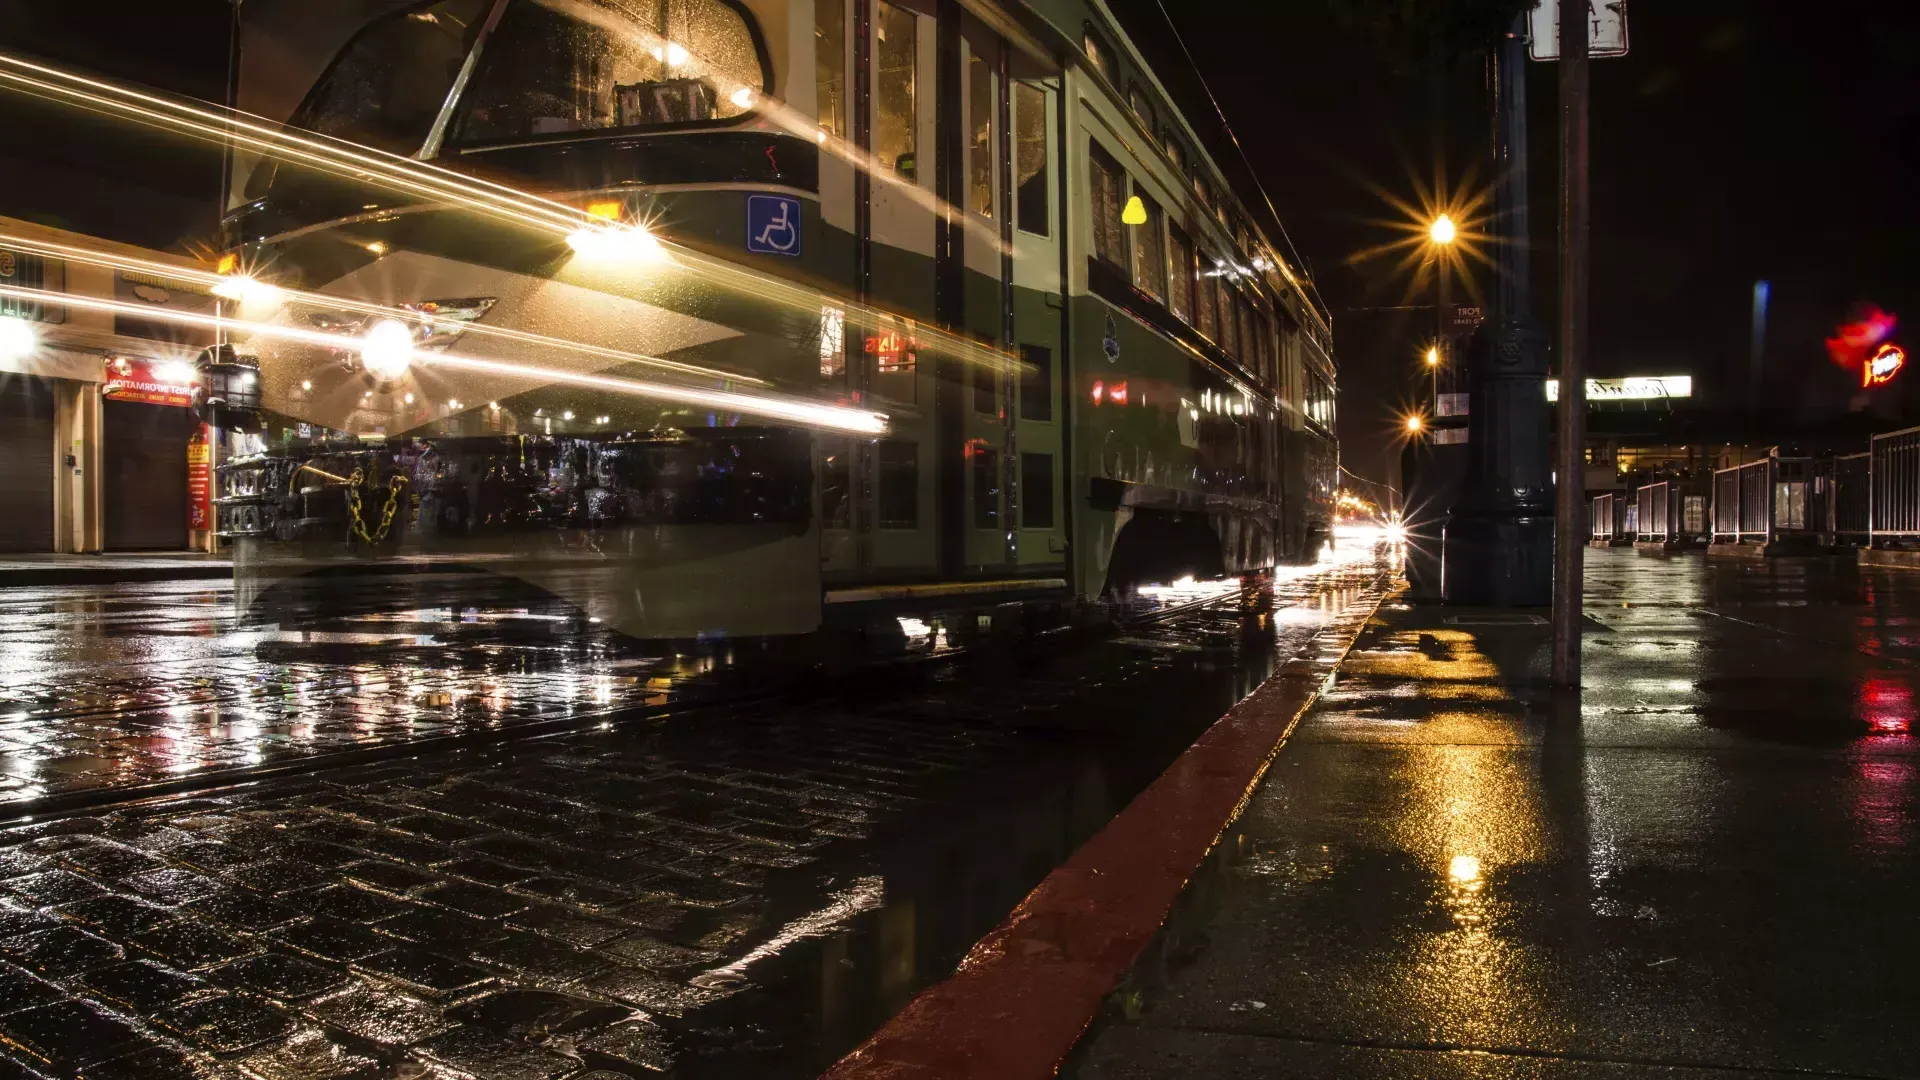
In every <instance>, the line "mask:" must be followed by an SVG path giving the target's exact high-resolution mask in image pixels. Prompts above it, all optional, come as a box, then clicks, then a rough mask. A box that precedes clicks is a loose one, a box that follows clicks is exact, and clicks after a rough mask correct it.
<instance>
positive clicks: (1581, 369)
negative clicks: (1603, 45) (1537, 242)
mask: <svg viewBox="0 0 1920 1080" xmlns="http://www.w3.org/2000/svg"><path fill="white" fill-rule="evenodd" d="M1587 21H1588V14H1587V0H1562V2H1561V8H1560V342H1559V346H1560V347H1559V350H1558V351H1559V353H1560V402H1559V405H1560V417H1559V419H1560V454H1559V476H1558V478H1557V479H1558V484H1557V485H1556V488H1557V490H1556V492H1555V498H1554V548H1555V550H1554V555H1555V556H1556V557H1555V559H1554V560H1553V577H1554V581H1553V684H1554V685H1555V686H1557V687H1578V686H1579V685H1580V623H1581V613H1580V599H1581V591H1582V588H1583V586H1584V582H1583V580H1582V579H1583V572H1584V570H1585V566H1584V561H1585V560H1584V557H1585V555H1586V547H1585V544H1584V542H1583V539H1582V537H1581V535H1580V534H1581V529H1580V519H1581V510H1582V509H1583V507H1582V504H1583V503H1584V502H1585V501H1586V466H1585V463H1584V462H1583V461H1582V460H1581V453H1580V451H1581V445H1582V443H1584V442H1585V441H1586V439H1585V434H1586V430H1585V429H1586V418H1587V400H1586V399H1587V393H1586V390H1587V373H1586V359H1587V358H1586V351H1587V240H1588V235H1587V230H1588V205H1587Z"/></svg>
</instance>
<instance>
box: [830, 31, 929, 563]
mask: <svg viewBox="0 0 1920 1080" xmlns="http://www.w3.org/2000/svg"><path fill="white" fill-rule="evenodd" d="M854 3H855V4H856V5H857V11H858V14H859V19H858V20H857V22H858V23H859V25H857V26H856V30H855V33H856V39H855V42H856V45H857V46H859V48H860V53H861V55H860V59H859V64H858V66H859V70H860V72H861V74H862V77H863V79H864V80H865V90H866V92H865V93H857V94H856V95H855V102H854V104H855V112H856V118H857V124H856V137H857V141H858V142H859V144H860V145H861V146H862V147H863V148H865V151H866V162H867V167H866V168H864V169H863V170H862V171H861V173H860V175H859V177H858V178H857V186H856V192H855V198H856V201H857V202H858V204H859V206H858V208H859V210H860V211H861V213H860V222H859V226H860V230H859V233H860V234H859V236H858V238H857V239H858V242H859V251H860V256H859V258H860V273H859V278H860V280H859V283H858V289H857V291H858V293H859V295H860V298H861V299H862V300H864V301H865V302H866V303H868V304H870V305H871V306H872V307H873V308H876V309H879V310H880V311H884V312H886V313H887V315H888V316H889V318H887V319H876V320H868V321H866V322H864V323H861V324H859V325H857V326H856V325H853V324H852V323H850V325H849V331H848V333H849V335H850V338H851V340H849V341H848V355H849V358H850V359H852V360H854V361H855V362H857V363H858V364H859V374H860V378H861V383H862V385H863V387H864V390H863V396H864V397H865V398H867V399H869V400H871V402H872V404H873V407H875V408H877V409H879V410H880V411H882V412H885V413H886V414H887V415H888V419H889V428H890V430H889V431H888V433H887V435H886V437H885V438H883V439H880V440H878V441H877V442H865V443H861V444H860V447H859V449H860V450H861V452H862V455H861V456H863V458H864V460H860V461H859V462H858V469H859V476H860V479H861V480H862V481H863V483H862V485H861V496H860V498H859V499H858V502H859V504H860V510H861V513H860V514H859V519H860V520H859V522H858V531H857V533H856V537H855V547H856V549H857V556H856V557H857V559H858V562H859V565H860V568H861V569H862V570H863V571H870V572H874V573H878V574H885V575H902V574H906V575H920V574H924V573H927V572H931V571H932V570H933V569H934V567H935V565H936V544H935V537H936V534H937V530H936V523H935V499H934V478H935V475H936V468H935V461H934V449H935V445H936V442H935V426H934V411H933V377H934V373H933V364H932V362H931V357H928V356H925V355H923V350H922V347H921V343H920V340H919V337H918V328H920V327H924V326H926V325H929V324H931V323H932V322H933V318H934V231H935V230H934V225H935V213H934V201H933V199H932V198H931V197H930V196H931V184H932V182H933V176H934V170H933V165H934V157H935V153H936V150H937V148H936V146H935V139H934V107H935V101H934V97H935V94H934V78H933V72H934V70H935V57H936V53H935V49H936V44H937V36H938V35H937V34H936V23H935V19H934V5H933V3H932V2H931V0H854ZM855 322H857V320H855Z"/></svg>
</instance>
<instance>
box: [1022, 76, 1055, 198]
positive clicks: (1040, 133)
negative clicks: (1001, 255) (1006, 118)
mask: <svg viewBox="0 0 1920 1080" xmlns="http://www.w3.org/2000/svg"><path fill="white" fill-rule="evenodd" d="M1013 170H1014V171H1013V184H1014V188H1013V189H1014V197H1015V205H1014V217H1015V224H1017V225H1019V226H1020V231H1021V232H1030V233H1033V234H1034V235H1036V236H1051V235H1052V234H1053V227H1052V224H1051V221H1050V218H1051V217H1052V215H1051V213H1050V211H1051V209H1052V206H1053V189H1052V187H1050V186H1049V185H1048V181H1047V174H1048V170H1047V92H1046V91H1045V90H1042V89H1041V88H1040V87H1038V86H1035V85H1033V84H1032V83H1025V82H1023V83H1015V84H1014V86H1013Z"/></svg>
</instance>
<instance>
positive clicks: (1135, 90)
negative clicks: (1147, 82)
mask: <svg viewBox="0 0 1920 1080" xmlns="http://www.w3.org/2000/svg"><path fill="white" fill-rule="evenodd" d="M1127 109H1128V111H1130V112H1132V113H1133V118H1134V119H1135V120H1138V121H1140V126H1141V127H1143V128H1146V129H1147V138H1149V139H1158V138H1159V137H1160V133H1159V131H1158V130H1157V129H1156V128H1155V127H1154V126H1153V103H1152V102H1150V101H1148V100H1147V94H1146V91H1144V90H1142V89H1140V84H1139V83H1132V84H1130V85H1129V86H1128V87H1127Z"/></svg>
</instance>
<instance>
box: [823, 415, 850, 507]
mask: <svg viewBox="0 0 1920 1080" xmlns="http://www.w3.org/2000/svg"><path fill="white" fill-rule="evenodd" d="M852 523H853V441H852V440H851V439H848V438H847V437H846V436H844V435H826V436H822V437H821V439H820V525H821V527H822V528H827V529H845V528H847V527H849V526H850V525H851V524H852Z"/></svg>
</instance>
